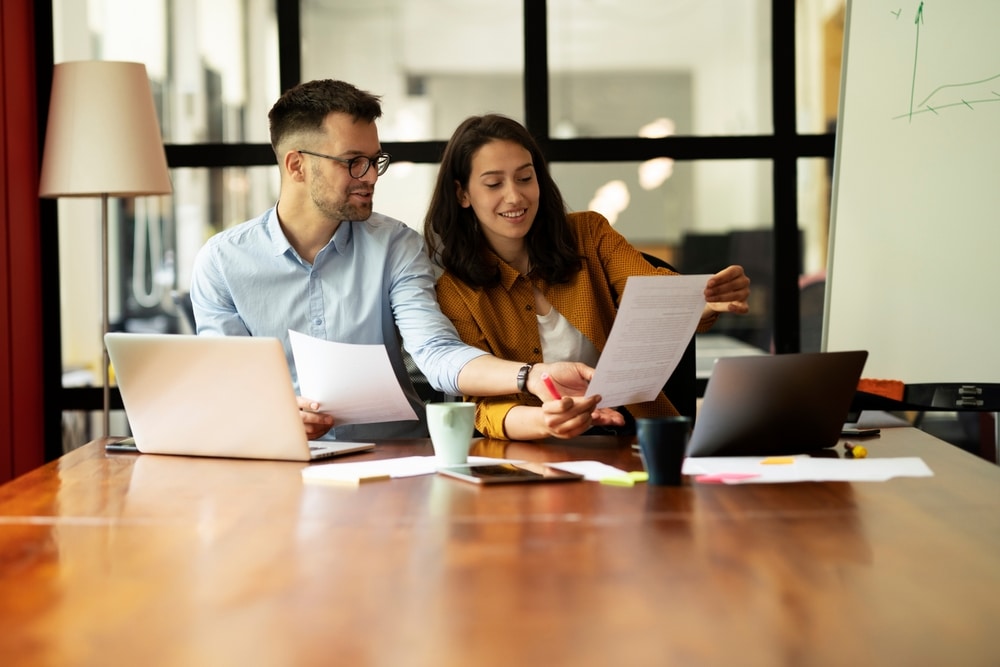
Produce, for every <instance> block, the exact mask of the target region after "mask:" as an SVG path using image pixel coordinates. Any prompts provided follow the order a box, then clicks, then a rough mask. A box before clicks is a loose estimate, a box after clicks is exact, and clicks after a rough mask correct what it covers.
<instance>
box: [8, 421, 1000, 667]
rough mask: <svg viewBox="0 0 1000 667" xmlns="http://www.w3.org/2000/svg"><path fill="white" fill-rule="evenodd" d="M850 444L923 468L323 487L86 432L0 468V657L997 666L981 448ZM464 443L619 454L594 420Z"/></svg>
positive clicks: (995, 489)
mask: <svg viewBox="0 0 1000 667" xmlns="http://www.w3.org/2000/svg"><path fill="white" fill-rule="evenodd" d="M868 444H869V450H870V451H871V455H872V456H920V457H922V458H923V459H924V461H926V462H927V464H928V465H929V466H930V467H931V469H932V470H933V471H934V473H935V476H934V477H932V478H910V479H895V480H891V481H889V482H885V483H807V484H784V485H741V486H726V485H709V484H697V483H693V482H691V481H690V480H688V483H687V484H686V485H685V486H683V487H676V488H658V487H650V486H647V485H638V486H635V487H632V488H623V487H617V486H607V485H602V484H598V483H594V482H570V483H558V484H539V485H509V486H500V487H492V488H479V487H477V486H474V485H471V484H467V483H464V482H461V481H457V480H452V479H447V478H444V477H440V476H434V475H431V476H423V477H411V478H405V479H394V480H391V481H384V482H372V483H368V484H363V485H361V486H358V487H337V486H324V485H314V484H310V485H305V484H303V482H302V481H301V476H300V474H299V471H300V469H301V467H302V465H303V464H298V463H283V462H260V461H230V460H219V459H191V458H182V457H161V456H149V455H138V456H137V455H129V454H106V453H105V452H104V451H103V448H102V445H103V442H100V441H98V442H93V443H90V444H88V445H86V446H84V447H83V448H81V449H79V450H76V451H74V452H71V453H70V454H67V455H66V456H64V457H63V458H62V459H60V460H58V461H55V462H53V463H51V464H49V465H47V466H45V467H43V468H40V469H38V470H35V471H33V472H31V473H30V474H28V475H25V476H23V477H21V478H18V479H16V480H13V481H12V482H9V483H7V484H5V485H3V486H0V664H2V665H5V666H6V667H12V666H15V665H31V666H32V667H36V666H39V665H59V666H60V667H62V666H67V665H102V666H103V665H184V666H191V665H213V666H216V665H241V666H242V665H254V666H256V665H296V666H298V665H351V666H354V665H407V666H409V665H435V666H437V665H553V666H555V665H571V666H577V665H624V666H630V667H631V666H635V665H668V664H669V665H766V666H768V667H773V666H775V665H796V666H798V665H907V666H912V665H963V666H969V665H997V664H1000V624H998V622H997V619H998V618H1000V468H998V467H997V466H995V465H991V464H989V463H986V462H984V461H982V460H980V459H978V458H976V457H974V456H972V455H970V454H967V453H965V452H963V451H961V450H959V449H957V448H954V447H952V446H950V445H947V444H945V443H943V442H941V441H938V440H936V439H934V438H932V437H931V436H928V435H926V434H923V433H921V432H920V431H917V430H914V429H910V428H900V429H887V430H884V431H883V435H882V437H881V438H880V439H879V440H875V441H871V442H870V443H868ZM838 451H842V450H840V448H838ZM473 453H476V454H482V455H488V456H509V457H516V458H525V459H530V460H538V461H542V460H549V461H558V460H567V459H593V460H600V461H604V462H607V463H610V464H612V465H616V466H619V467H621V468H625V469H639V468H640V467H641V466H640V462H639V460H638V458H637V457H636V456H635V455H634V454H633V453H632V450H631V448H630V447H629V443H628V442H627V441H617V440H614V439H602V438H583V439H578V440H576V441H573V442H569V443H556V444H545V445H536V444H527V443H510V444H506V445H505V443H499V442H495V441H484V442H480V443H479V444H478V445H477V447H476V449H475V451H474V452H473ZM414 454H419V455H429V454H430V448H429V445H428V444H427V442H425V441H412V442H397V443H384V444H380V446H379V448H378V449H377V451H376V452H373V453H369V454H362V455H357V456H353V457H350V459H349V460H365V459H370V458H377V457H392V456H402V455H414Z"/></svg>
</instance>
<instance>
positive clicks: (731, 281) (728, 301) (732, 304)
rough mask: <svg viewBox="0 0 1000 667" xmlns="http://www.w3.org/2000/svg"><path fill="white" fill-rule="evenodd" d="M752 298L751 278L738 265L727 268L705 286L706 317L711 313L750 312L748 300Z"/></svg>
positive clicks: (741, 313)
mask: <svg viewBox="0 0 1000 667" xmlns="http://www.w3.org/2000/svg"><path fill="white" fill-rule="evenodd" d="M749 298H750V278H748V277H747V275H746V273H744V271H743V267H742V266H739V265H737V264H733V265H732V266H727V267H726V268H724V269H723V270H722V271H719V272H718V273H716V274H715V275H714V276H712V277H711V278H709V279H708V284H707V285H706V286H705V302H706V303H707V306H706V313H705V314H706V315H708V314H711V313H736V314H739V315H744V314H746V313H748V312H750V306H749V304H747V299H749Z"/></svg>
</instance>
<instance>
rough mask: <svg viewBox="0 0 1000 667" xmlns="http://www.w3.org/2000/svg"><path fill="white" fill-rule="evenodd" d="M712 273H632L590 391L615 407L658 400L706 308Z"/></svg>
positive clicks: (595, 370) (606, 404) (588, 391)
mask: <svg viewBox="0 0 1000 667" xmlns="http://www.w3.org/2000/svg"><path fill="white" fill-rule="evenodd" d="M709 278H711V276H709V275H693V276H631V277H630V278H629V279H628V281H627V282H626V283H625V293H624V294H622V299H621V304H620V305H619V307H618V314H617V315H616V316H615V323H614V326H612V327H611V334H610V335H609V336H608V342H607V344H606V345H605V346H604V351H603V352H602V353H601V358H600V359H599V360H598V362H597V367H596V368H595V369H594V377H593V379H592V380H591V381H590V386H589V388H588V389H587V394H588V395H593V394H600V395H601V402H600V404H598V407H606V408H615V407H618V406H620V405H629V404H631V403H644V402H646V401H651V400H653V399H654V398H656V395H657V394H658V393H659V392H660V391H661V390H662V389H663V385H664V384H666V382H667V380H668V379H670V374H671V373H673V372H674V369H675V368H677V364H678V363H680V360H681V357H682V356H683V355H684V350H685V349H686V348H687V346H688V343H689V342H691V336H693V335H694V332H695V329H697V328H698V322H699V320H701V315H702V313H703V312H704V310H705V285H706V283H708V279H709Z"/></svg>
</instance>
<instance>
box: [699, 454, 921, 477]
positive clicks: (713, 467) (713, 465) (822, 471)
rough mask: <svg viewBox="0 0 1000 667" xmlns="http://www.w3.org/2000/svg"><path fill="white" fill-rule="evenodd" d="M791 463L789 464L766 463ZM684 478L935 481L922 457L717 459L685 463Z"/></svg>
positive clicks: (746, 457)
mask: <svg viewBox="0 0 1000 667" xmlns="http://www.w3.org/2000/svg"><path fill="white" fill-rule="evenodd" d="M768 459H770V460H788V461H790V462H789V463H763V461H767V460H768ZM683 473H684V474H685V475H708V476H710V477H714V478H715V479H714V480H713V481H719V482H724V483H726V484H755V483H756V484H760V483H769V482H884V481H886V480H888V479H892V478H893V477H932V476H933V475H934V473H933V472H932V471H931V469H930V468H929V467H928V466H927V464H926V463H924V461H923V459H921V458H920V457H915V456H910V457H906V456H904V457H894V458H866V459H834V458H825V457H811V456H791V457H764V456H716V457H707V456H706V457H692V458H687V459H685V460H684V468H683Z"/></svg>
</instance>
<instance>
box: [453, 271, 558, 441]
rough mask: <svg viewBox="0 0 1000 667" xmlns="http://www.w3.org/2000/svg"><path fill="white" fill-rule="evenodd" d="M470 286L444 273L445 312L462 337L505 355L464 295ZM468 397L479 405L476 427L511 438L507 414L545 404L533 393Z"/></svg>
mask: <svg viewBox="0 0 1000 667" xmlns="http://www.w3.org/2000/svg"><path fill="white" fill-rule="evenodd" d="M467 289H468V288H466V287H464V286H462V285H460V284H459V283H457V281H456V280H455V279H454V278H453V277H451V276H450V275H449V274H445V275H443V276H442V277H441V278H440V280H438V283H437V296H438V302H439V303H440V305H441V311H442V312H443V313H444V315H445V316H446V317H447V318H448V319H449V320H451V322H453V323H454V325H455V329H457V331H458V335H459V336H460V337H461V338H462V340H463V341H464V342H465V343H467V344H469V345H472V346H475V347H476V348H478V349H480V350H483V351H484V352H485V353H489V354H493V355H496V356H502V355H499V354H498V351H497V350H493V349H491V346H490V344H489V341H488V339H487V337H486V336H485V335H484V333H483V330H482V329H481V328H480V325H479V324H478V323H477V322H476V319H475V316H474V314H473V313H472V311H471V310H470V308H469V306H468V305H467V303H466V300H465V299H464V298H463V293H464V291H465V290H467ZM465 400H468V401H472V402H474V403H475V404H476V430H477V431H479V432H480V433H482V434H483V435H484V436H486V437H487V438H499V439H507V433H506V431H505V430H504V421H505V420H506V419H507V413H508V412H510V411H511V409H512V408H514V407H515V406H518V405H541V401H539V400H538V399H537V398H536V397H535V396H532V395H530V394H507V395H503V396H465Z"/></svg>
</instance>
